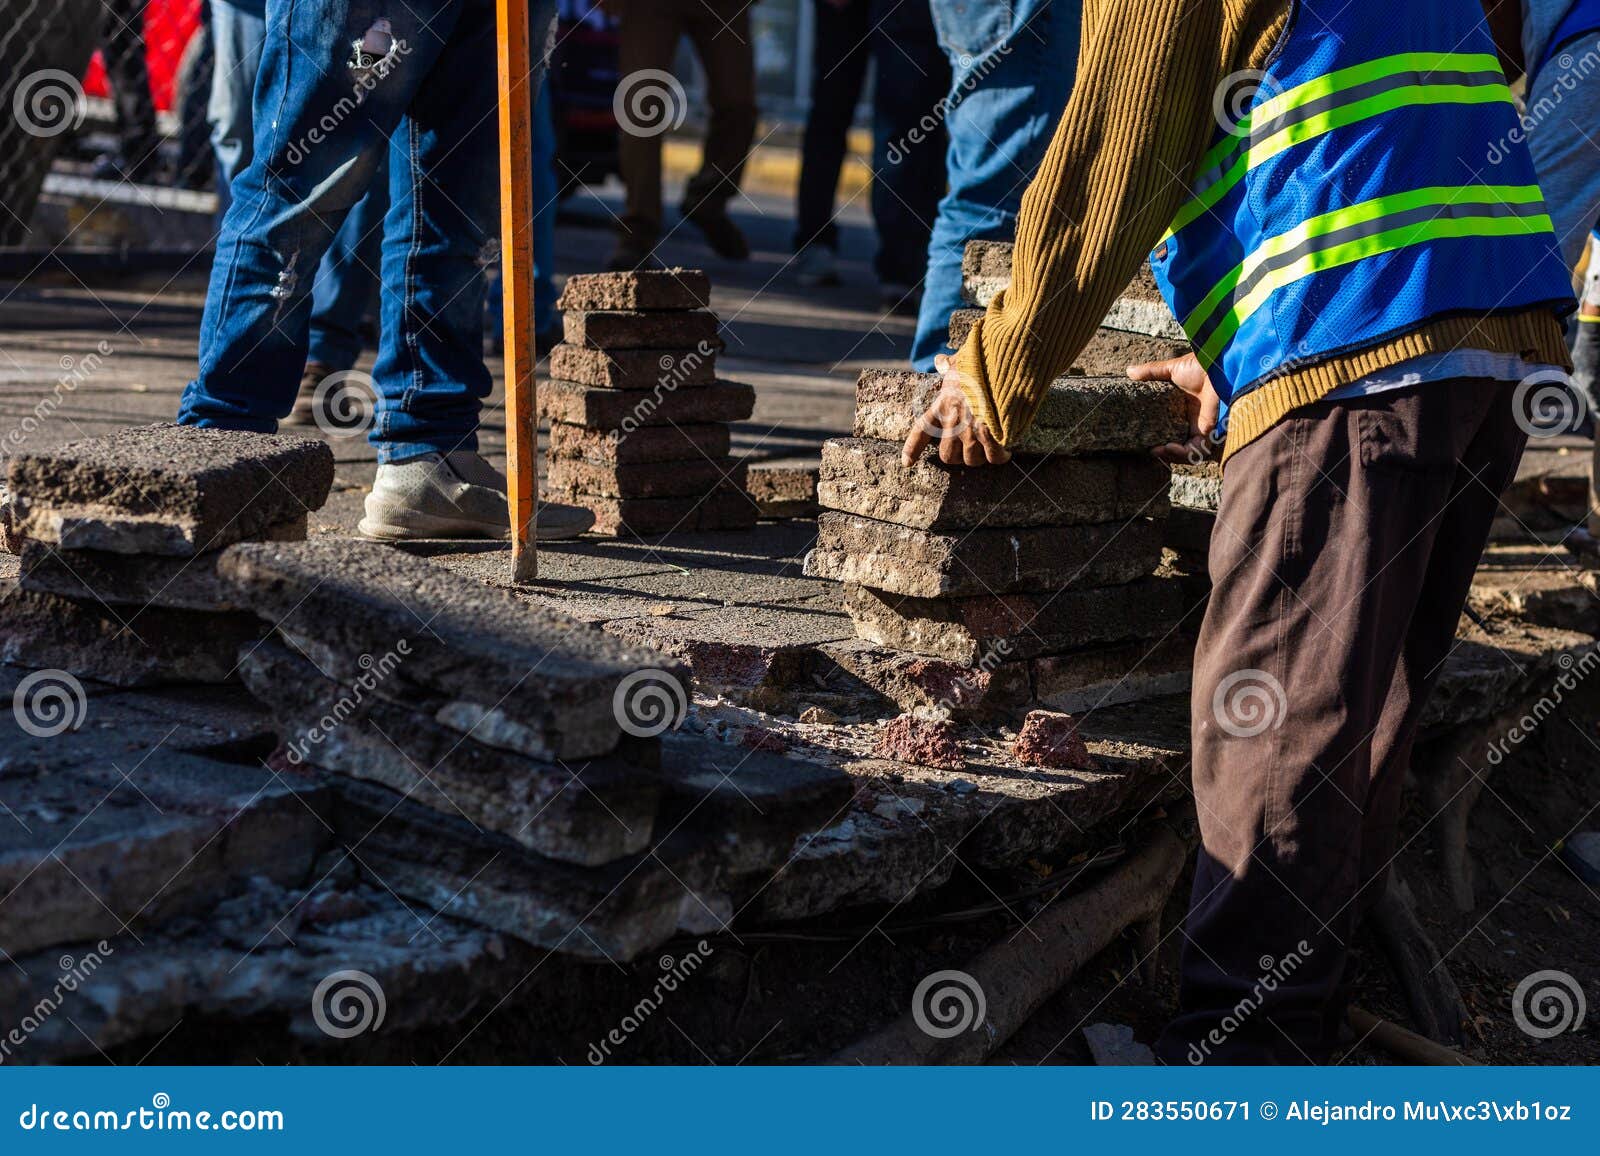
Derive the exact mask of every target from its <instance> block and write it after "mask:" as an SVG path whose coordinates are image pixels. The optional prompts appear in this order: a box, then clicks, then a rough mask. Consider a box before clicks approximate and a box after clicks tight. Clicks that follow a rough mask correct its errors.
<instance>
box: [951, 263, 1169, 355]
mask: <svg viewBox="0 0 1600 1156" xmlns="http://www.w3.org/2000/svg"><path fill="white" fill-rule="evenodd" d="M1011 255H1012V245H1011V242H1010V241H968V242H967V248H966V251H965V253H964V254H963V255H962V262H961V295H962V297H963V298H964V299H965V300H966V302H967V304H968V305H969V306H971V307H970V308H967V309H958V310H956V311H955V312H954V313H952V314H951V315H950V344H951V346H953V347H954V348H956V349H960V348H961V346H962V344H963V343H964V342H965V341H966V339H967V334H968V333H970V332H971V331H972V326H973V325H974V323H976V322H977V320H978V319H979V318H980V317H982V316H983V312H984V310H985V309H987V308H988V307H989V303H990V302H992V301H993V300H994V299H995V298H996V297H997V296H999V295H1000V294H1001V293H1003V292H1004V291H1006V290H1007V289H1009V288H1010V287H1011ZM1189 348H1190V347H1189V343H1188V340H1187V339H1186V338H1185V336H1184V333H1183V328H1182V326H1180V325H1179V324H1178V322H1177V320H1176V319H1174V317H1173V316H1172V311H1171V310H1170V309H1168V308H1167V305H1166V302H1165V301H1163V300H1162V299H1161V292H1160V290H1159V289H1157V288H1156V283H1155V278H1154V276H1152V274H1151V272H1150V267H1149V266H1148V265H1146V266H1144V267H1142V268H1141V269H1140V270H1139V272H1138V274H1137V275H1136V276H1135V277H1134V279H1133V280H1132V281H1131V282H1130V283H1129V284H1128V287H1127V288H1126V289H1124V290H1123V292H1122V295H1121V296H1120V297H1118V298H1117V301H1116V304H1114V305H1113V306H1112V307H1111V311H1110V312H1109V313H1107V314H1106V316H1105V320H1104V321H1102V322H1101V323H1100V328H1099V329H1098V330H1096V332H1095V335H1094V336H1093V337H1092V338H1090V339H1089V344H1088V345H1087V346H1085V347H1084V350H1083V352H1082V353H1080V354H1079V355H1078V359H1077V361H1076V362H1074V363H1073V366H1072V368H1071V369H1070V370H1068V373H1069V374H1070V375H1071V376H1073V377H1099V376H1101V375H1115V374H1120V373H1122V372H1123V370H1124V369H1126V368H1127V367H1128V366H1129V365H1134V364H1137V363H1138V362H1141V361H1164V360H1165V359H1167V358H1169V357H1180V356H1182V355H1183V354H1185V353H1188V352H1189Z"/></svg>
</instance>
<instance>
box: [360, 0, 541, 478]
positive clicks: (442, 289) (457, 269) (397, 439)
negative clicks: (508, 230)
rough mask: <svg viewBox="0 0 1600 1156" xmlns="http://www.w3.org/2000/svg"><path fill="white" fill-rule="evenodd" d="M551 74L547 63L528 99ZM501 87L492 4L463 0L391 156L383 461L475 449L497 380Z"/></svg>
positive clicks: (382, 357)
mask: <svg viewBox="0 0 1600 1156" xmlns="http://www.w3.org/2000/svg"><path fill="white" fill-rule="evenodd" d="M541 80H542V69H541V70H540V74H539V75H537V76H535V77H534V78H533V79H532V85H531V87H530V88H529V89H528V90H526V91H527V92H528V93H529V96H528V99H532V93H533V92H536V91H537V88H538V84H539V83H540V81H541ZM497 86H498V81H497V77H496V70H495V13H494V7H493V6H492V5H489V4H483V3H477V2H473V3H465V4H463V5H462V6H461V10H460V12H459V15H458V18H457V19H456V20H455V21H454V22H453V23H452V26H451V29H450V33H449V38H448V41H447V43H446V44H445V45H444V46H443V48H442V49H441V51H440V53H439V55H438V58H437V60H436V62H435V63H434V65H433V68H432V71H431V74H430V77H429V83H428V84H425V85H423V86H422V87H421V88H420V89H419V90H418V91H417V93H416V95H415V96H414V97H413V99H412V101H411V104H410V106H409V107H408V109H407V110H406V116H405V119H404V120H403V121H401V123H400V126H399V130H398V131H397V132H396V133H395V135H394V140H393V146H392V149H391V152H390V155H389V169H390V179H389V188H390V199H391V204H390V207H389V215H388V217H387V218H386V219H385V221H384V230H383V234H384V235H383V284H384V286H385V292H384V294H383V317H382V324H381V334H380V337H379V346H378V360H377V363H376V365H375V366H374V367H373V377H374V379H375V382H376V385H377V390H378V407H377V417H376V421H375V422H374V424H373V428H372V432H371V435H370V440H371V441H372V443H373V445H374V446H375V447H377V450H378V461H379V462H380V463H383V462H399V461H405V460H406V459H408V458H413V457H418V456H420V455H422V454H428V453H446V454H447V453H450V452H452V451H454V450H475V449H476V448H477V444H478V411H479V408H480V407H481V405H482V403H483V399H484V398H485V397H487V396H488V395H489V390H490V386H491V381H490V377H489V370H488V367H487V366H485V365H484V362H483V294H484V275H483V263H484V258H485V255H486V253H487V252H488V251H489V250H490V248H492V246H493V245H494V243H495V241H496V239H497V238H498V237H499V229H500V223H499V171H500V169H499V164H500V154H499V145H498V140H499V119H498V117H497V116H496V115H495V102H496V100H497V91H498V87H497Z"/></svg>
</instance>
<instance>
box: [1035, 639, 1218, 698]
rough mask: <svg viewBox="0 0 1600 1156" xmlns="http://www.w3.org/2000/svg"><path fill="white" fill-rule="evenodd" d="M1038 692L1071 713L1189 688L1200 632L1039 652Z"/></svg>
mask: <svg viewBox="0 0 1600 1156" xmlns="http://www.w3.org/2000/svg"><path fill="white" fill-rule="evenodd" d="M1031 669H1032V676H1033V693H1034V697H1035V698H1036V699H1037V700H1038V701H1039V702H1041V703H1043V704H1044V705H1045V706H1048V707H1051V708H1053V709H1055V710H1060V711H1066V712H1068V713H1070V714H1087V713H1088V712H1090V711H1094V710H1098V709H1100V708H1101V707H1108V706H1117V705H1120V704H1122V703H1129V702H1144V701H1146V700H1148V699H1153V698H1162V697H1165V696H1168V695H1176V694H1183V693H1185V692H1187V691H1188V689H1189V684H1190V682H1191V681H1192V679H1193V672H1194V636H1193V635H1191V634H1187V633H1183V632H1174V633H1172V634H1170V635H1168V636H1167V637H1165V638H1161V639H1158V640H1156V641H1154V642H1126V643H1120V644H1115V645H1111V646H1097V647H1093V648H1090V649H1088V650H1080V651H1075V652H1074V653H1071V654H1060V655H1049V656H1047V657H1044V658H1036V659H1034V660H1033V662H1032V664H1031Z"/></svg>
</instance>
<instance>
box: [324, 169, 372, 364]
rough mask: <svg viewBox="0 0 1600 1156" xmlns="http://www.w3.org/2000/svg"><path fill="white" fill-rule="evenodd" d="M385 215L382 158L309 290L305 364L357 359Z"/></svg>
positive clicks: (336, 362)
mask: <svg viewBox="0 0 1600 1156" xmlns="http://www.w3.org/2000/svg"><path fill="white" fill-rule="evenodd" d="M388 211H389V164H388V158H387V157H385V158H384V159H383V161H382V162H381V164H380V167H379V169H378V170H377V171H376V172H375V173H374V174H373V178H372V183H371V184H370V185H369V186H368V187H367V193H366V196H364V197H362V198H361V200H360V201H359V202H357V204H356V207H355V208H353V209H351V210H350V215H349V216H348V217H346V218H345V219H344V224H343V225H341V226H339V231H338V232H337V233H335V234H334V237H333V245H332V247H331V248H329V250H328V252H327V253H326V254H325V255H324V256H323V258H322V263H321V264H320V265H318V266H317V276H316V280H315V281H314V282H313V283H312V287H311V340H310V345H309V348H308V352H307V355H306V359H307V362H308V364H313V363H314V364H315V365H317V366H320V367H321V368H323V369H326V370H331V371H334V372H337V371H340V370H345V369H349V368H350V367H351V366H352V365H354V364H355V363H356V359H357V358H359V357H360V356H361V347H362V336H361V327H362V324H363V322H364V321H365V320H366V316H367V313H368V312H369V311H370V310H371V309H372V306H373V305H374V304H375V303H376V302H377V300H378V284H379V275H380V272H381V266H382V261H383V219H384V216H385V215H386V214H387V213H388Z"/></svg>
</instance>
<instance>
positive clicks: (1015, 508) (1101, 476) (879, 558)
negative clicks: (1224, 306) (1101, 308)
mask: <svg viewBox="0 0 1600 1156" xmlns="http://www.w3.org/2000/svg"><path fill="white" fill-rule="evenodd" d="M938 388H939V379H938V377H937V376H936V375H932V374H912V373H886V372H876V371H868V372H867V373H864V374H863V375H862V377H861V380H860V382H859V384H858V386H857V411H856V430H855V432H856V434H857V436H856V437H853V438H838V439H834V440H832V441H829V442H828V443H827V444H826V445H824V447H823V455H822V471H821V479H820V482H819V485H818V497H819V500H820V501H821V503H822V506H823V507H824V511H825V512H824V513H823V514H822V515H821V517H820V518H819V519H818V538H817V546H816V549H815V550H814V551H812V553H811V554H810V555H809V557H808V559H807V573H809V574H811V575H812V576H814V577H823V578H833V579H837V580H839V581H841V582H843V583H844V584H845V591H844V603H845V608H846V610H847V611H848V612H849V614H850V616H851V618H852V619H853V620H854V622H855V626H856V633H857V635H858V636H859V637H860V638H861V639H863V640H866V641H867V642H870V643H873V644H876V645H878V646H882V647H887V648H890V649H892V650H895V651H901V652H907V653H909V654H916V655H923V656H928V657H931V658H935V659H940V660H944V661H947V662H951V663H955V664H957V665H958V666H961V667H965V668H969V670H970V672H971V674H972V676H973V679H974V681H975V682H976V681H977V680H980V679H982V680H984V681H986V682H987V683H991V684H992V683H994V682H995V681H996V679H995V675H996V672H997V671H1000V670H1011V671H1016V670H1018V669H1019V667H1020V669H1021V670H1022V671H1023V672H1025V674H1024V677H1023V678H1022V680H1021V682H1022V685H1025V686H1029V687H1031V688H1032V693H1033V696H1034V697H1035V698H1039V699H1041V700H1042V701H1048V698H1049V697H1050V690H1051V688H1052V687H1053V686H1054V684H1055V683H1057V682H1060V681H1061V680H1062V679H1061V671H1060V668H1061V667H1063V666H1064V665H1065V666H1067V667H1068V668H1071V667H1072V666H1074V665H1078V666H1082V665H1084V664H1089V665H1095V658H1096V655H1097V654H1098V653H1099V652H1101V651H1103V650H1104V649H1105V648H1106V647H1125V646H1126V644H1129V643H1146V642H1154V641H1156V640H1161V639H1163V638H1165V637H1167V636H1169V635H1171V634H1172V633H1174V631H1175V628H1176V627H1177V625H1178V622H1179V620H1180V618H1181V616H1182V612H1183V601H1182V597H1181V592H1180V588H1179V586H1178V584H1177V583H1176V582H1174V581H1172V580H1170V579H1169V578H1167V577H1164V576H1156V573H1155V572H1156V570H1157V568H1158V565H1159V563H1160V561H1161V553H1162V529H1163V528H1162V522H1163V520H1164V519H1165V517H1166V515H1167V511H1168V499H1167V488H1168V484H1169V477H1168V470H1167V467H1166V466H1164V465H1162V464H1161V463H1160V462H1157V461H1156V460H1155V459H1153V458H1152V457H1150V456H1149V453H1148V450H1147V447H1149V446H1151V445H1155V444H1159V443H1161V442H1164V441H1167V440H1170V439H1171V438H1172V437H1173V436H1175V435H1176V433H1177V432H1178V430H1179V429H1181V427H1182V425H1183V422H1184V420H1185V418H1184V409H1183V404H1182V399H1181V397H1180V396H1179V395H1178V394H1177V392H1176V391H1175V390H1174V389H1173V388H1172V387H1170V386H1166V385H1159V384H1141V383H1136V382H1130V381H1127V380H1126V379H1116V378H1112V379H1103V380H1102V379H1092V378H1063V379H1061V380H1059V381H1057V382H1056V383H1054V385H1052V387H1051V390H1050V394H1049V396H1048V398H1047V399H1046V401H1045V403H1044V405H1043V407H1042V409H1041V411H1040V414H1039V418H1038V421H1037V422H1036V424H1035V425H1034V427H1033V429H1032V431H1031V432H1030V433H1029V434H1028V436H1027V439H1026V441H1025V442H1024V443H1023V444H1022V446H1021V447H1019V449H1020V451H1021V452H1019V453H1018V455H1017V456H1016V457H1014V458H1013V459H1012V461H1011V462H1009V463H1007V464H1006V465H1003V466H991V467H984V468H974V469H968V468H965V467H959V466H958V467H950V466H946V465H943V464H942V463H941V462H939V460H938V458H937V455H936V453H935V452H934V451H933V450H931V449H930V450H928V451H926V452H925V453H924V456H923V457H922V458H921V459H920V460H918V461H917V462H916V463H914V464H913V465H912V466H911V467H910V468H909V469H908V468H906V467H905V466H903V465H902V464H901V460H900V443H901V441H902V439H903V438H904V436H905V434H906V433H907V432H909V430H910V428H911V424H912V423H913V422H914V421H916V420H917V418H918V416H919V415H920V414H921V413H922V412H923V410H924V408H925V407H926V405H927V403H928V401H929V400H931V398H932V396H933V395H934V393H935V391H937V389H938ZM1147 649H1149V648H1148V647H1147ZM1118 653H1119V654H1121V653H1122V650H1120V649H1119V650H1118ZM1136 657H1137V656H1135V658H1136ZM1132 664H1133V665H1137V664H1136V662H1134V663H1132ZM862 665H863V666H864V665H865V664H862ZM1065 676H1066V680H1067V682H1071V674H1070V669H1069V670H1067V671H1066V672H1065ZM1041 679H1042V680H1043V684H1048V685H1046V686H1045V691H1046V693H1045V694H1040V687H1041V685H1042V684H1041ZM1007 681H1009V680H1007Z"/></svg>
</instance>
